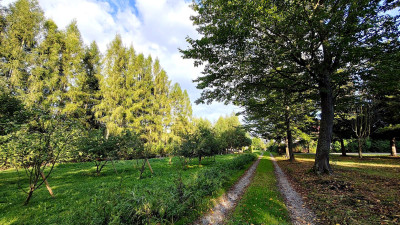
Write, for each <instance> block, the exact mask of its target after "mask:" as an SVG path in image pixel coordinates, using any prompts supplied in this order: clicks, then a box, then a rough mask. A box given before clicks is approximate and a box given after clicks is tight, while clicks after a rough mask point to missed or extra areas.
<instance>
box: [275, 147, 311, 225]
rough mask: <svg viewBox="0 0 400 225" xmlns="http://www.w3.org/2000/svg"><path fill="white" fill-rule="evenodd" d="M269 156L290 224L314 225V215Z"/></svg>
mask: <svg viewBox="0 0 400 225" xmlns="http://www.w3.org/2000/svg"><path fill="white" fill-rule="evenodd" d="M270 155H271V159H272V162H273V163H274V166H275V175H276V178H277V180H278V187H279V190H280V191H281V193H282V195H283V196H284V198H285V203H286V206H287V208H288V210H289V214H290V218H291V219H292V223H293V224H294V225H298V224H315V221H316V217H315V214H314V213H313V212H312V211H311V210H309V209H308V208H307V207H306V206H305V205H304V203H303V200H302V198H301V196H300V195H299V194H298V193H297V192H296V191H295V190H294V189H293V188H292V186H291V185H290V183H289V181H288V180H287V178H286V175H285V173H284V172H283V171H282V170H281V168H280V167H279V166H278V163H276V160H275V158H274V156H272V154H271V153H270Z"/></svg>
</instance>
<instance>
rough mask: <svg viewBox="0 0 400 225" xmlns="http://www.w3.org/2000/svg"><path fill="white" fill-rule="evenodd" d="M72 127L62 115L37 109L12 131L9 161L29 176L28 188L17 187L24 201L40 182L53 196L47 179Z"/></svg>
mask: <svg viewBox="0 0 400 225" xmlns="http://www.w3.org/2000/svg"><path fill="white" fill-rule="evenodd" d="M72 127H73V122H71V121H68V119H67V118H65V117H61V116H54V115H49V114H46V113H45V112H43V111H40V110H37V111H36V112H34V115H33V117H32V120H31V122H30V123H28V124H24V125H23V126H22V127H21V129H19V130H18V131H17V132H15V133H14V134H13V137H12V140H11V141H10V142H9V143H8V147H9V148H10V149H12V153H13V158H12V163H13V165H14V166H15V168H16V169H17V171H18V169H20V168H22V169H23V170H25V174H26V176H27V177H28V180H29V188H28V191H26V190H25V189H24V188H23V187H21V186H20V188H21V190H23V191H24V192H25V193H26V194H27V198H26V200H25V203H24V204H25V205H27V204H28V203H29V201H30V199H31V198H32V195H33V193H34V191H36V190H37V189H39V188H40V187H41V186H42V184H43V183H45V184H46V186H47V189H48V190H49V192H50V194H51V195H52V196H53V193H52V190H51V188H50V186H49V184H48V182H47V179H48V178H49V176H50V175H51V173H52V171H53V168H54V165H55V163H56V162H57V160H58V157H59V156H60V154H61V152H63V151H64V150H65V149H66V146H67V145H68V143H69V142H70V137H72V136H73V135H72V134H73V133H74V132H76V130H74V129H72ZM46 168H49V169H46ZM18 174H19V173H18Z"/></svg>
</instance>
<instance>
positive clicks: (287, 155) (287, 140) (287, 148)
mask: <svg viewBox="0 0 400 225" xmlns="http://www.w3.org/2000/svg"><path fill="white" fill-rule="evenodd" d="M285 150H286V155H285V156H286V158H287V159H289V158H290V153H289V139H288V138H287V136H286V137H285Z"/></svg>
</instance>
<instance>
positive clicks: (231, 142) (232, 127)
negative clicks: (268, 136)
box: [214, 114, 251, 153]
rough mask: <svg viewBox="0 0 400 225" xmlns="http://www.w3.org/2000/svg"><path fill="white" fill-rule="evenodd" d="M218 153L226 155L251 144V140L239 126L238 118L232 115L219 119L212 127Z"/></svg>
mask: <svg viewBox="0 0 400 225" xmlns="http://www.w3.org/2000/svg"><path fill="white" fill-rule="evenodd" d="M214 130H215V133H216V138H217V141H218V144H219V151H220V152H221V153H226V152H228V150H229V151H232V150H234V149H241V148H242V147H244V146H249V145H250V144H251V139H250V138H249V137H248V135H247V133H246V131H245V130H244V129H243V127H242V126H241V124H240V121H239V117H237V116H235V115H234V114H232V115H230V116H226V117H222V116H221V117H220V118H219V119H218V120H217V122H216V123H215V125H214Z"/></svg>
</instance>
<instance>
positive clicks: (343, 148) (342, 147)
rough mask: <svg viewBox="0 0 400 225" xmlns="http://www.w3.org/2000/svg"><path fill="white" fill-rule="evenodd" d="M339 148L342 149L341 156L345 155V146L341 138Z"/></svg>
mask: <svg viewBox="0 0 400 225" xmlns="http://www.w3.org/2000/svg"><path fill="white" fill-rule="evenodd" d="M340 150H341V151H342V156H346V147H345V146H344V141H343V138H340Z"/></svg>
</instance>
